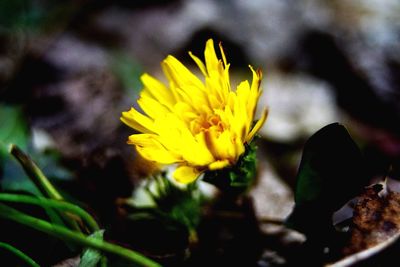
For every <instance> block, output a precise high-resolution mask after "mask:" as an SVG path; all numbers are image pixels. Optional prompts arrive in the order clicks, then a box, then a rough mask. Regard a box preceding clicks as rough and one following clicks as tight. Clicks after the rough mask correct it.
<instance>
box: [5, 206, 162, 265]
mask: <svg viewBox="0 0 400 267" xmlns="http://www.w3.org/2000/svg"><path fill="white" fill-rule="evenodd" d="M0 217H3V218H5V219H9V220H12V221H15V222H17V223H20V224H23V225H26V226H28V227H31V228H34V229H36V230H38V231H41V232H44V233H47V234H49V235H51V236H54V237H56V238H60V239H62V240H64V241H69V242H73V243H76V244H78V245H81V246H83V247H91V248H94V249H98V250H101V251H103V252H106V253H111V254H114V255H118V256H120V257H122V258H125V259H127V260H130V261H131V262H134V263H136V264H138V265H140V266H146V267H161V265H160V264H158V263H157V262H155V261H153V260H151V259H149V258H147V257H145V256H144V255H142V254H140V253H138V252H135V251H133V250H130V249H127V248H124V247H121V246H118V245H115V244H112V243H109V242H107V241H104V240H102V239H88V238H87V236H85V235H84V234H82V233H81V232H75V231H71V230H69V229H67V228H64V227H61V226H59V225H52V224H51V223H49V222H47V221H44V220H41V219H38V218H35V217H33V216H30V215H26V214H24V213H22V212H20V211H18V210H16V209H14V208H11V207H8V206H7V205H4V204H1V203H0Z"/></svg>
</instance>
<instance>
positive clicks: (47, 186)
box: [10, 144, 63, 200]
mask: <svg viewBox="0 0 400 267" xmlns="http://www.w3.org/2000/svg"><path fill="white" fill-rule="evenodd" d="M10 153H11V155H13V156H14V157H15V158H16V159H17V160H18V161H19V163H20V164H21V165H22V167H23V168H24V170H25V172H26V174H27V175H28V176H29V178H31V180H32V181H33V183H34V184H35V185H36V186H37V187H38V188H39V190H40V192H42V193H43V195H44V196H47V197H49V198H51V199H57V200H63V197H62V196H61V195H60V193H58V191H57V190H56V189H55V188H54V186H53V185H52V184H51V183H50V181H49V179H47V177H46V176H45V175H44V174H43V172H42V171H41V170H40V169H39V167H38V166H37V165H36V164H35V163H34V162H33V161H32V160H31V159H30V158H29V156H28V155H26V154H25V153H24V152H23V151H22V150H21V149H19V148H18V147H17V146H16V145H14V144H13V145H11V146H10Z"/></svg>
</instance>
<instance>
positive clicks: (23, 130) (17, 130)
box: [0, 105, 29, 158]
mask: <svg viewBox="0 0 400 267" xmlns="http://www.w3.org/2000/svg"><path fill="white" fill-rule="evenodd" d="M0 122H1V123H0V157H1V158H4V157H5V155H7V154H8V146H9V145H10V144H16V145H18V146H19V147H21V148H22V149H26V148H27V146H28V141H29V135H28V126H27V124H26V120H25V118H24V116H23V113H22V110H21V108H19V107H14V106H7V105H0Z"/></svg>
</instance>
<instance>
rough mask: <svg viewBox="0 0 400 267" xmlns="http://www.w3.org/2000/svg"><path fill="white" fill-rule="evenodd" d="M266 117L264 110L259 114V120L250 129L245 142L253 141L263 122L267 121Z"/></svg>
mask: <svg viewBox="0 0 400 267" xmlns="http://www.w3.org/2000/svg"><path fill="white" fill-rule="evenodd" d="M267 116H268V109H264V111H263V112H262V114H261V118H260V119H259V120H258V121H257V123H256V124H255V125H254V127H253V129H251V131H250V133H249V134H248V135H247V137H246V142H247V143H249V142H250V141H251V139H253V137H254V135H255V134H256V133H257V132H258V130H260V128H261V127H262V126H263V124H264V122H265V120H266V119H267Z"/></svg>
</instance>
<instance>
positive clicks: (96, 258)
mask: <svg viewBox="0 0 400 267" xmlns="http://www.w3.org/2000/svg"><path fill="white" fill-rule="evenodd" d="M103 235H104V230H99V231H96V232H94V233H93V234H91V235H90V236H89V237H88V238H89V239H101V240H102V239H103ZM101 258H102V254H101V253H100V252H99V251H98V250H95V249H92V248H86V249H85V250H84V251H83V254H82V256H81V261H80V263H79V267H96V266H97V264H98V263H99V262H100V260H101Z"/></svg>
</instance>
